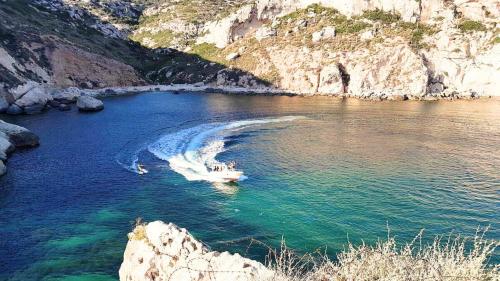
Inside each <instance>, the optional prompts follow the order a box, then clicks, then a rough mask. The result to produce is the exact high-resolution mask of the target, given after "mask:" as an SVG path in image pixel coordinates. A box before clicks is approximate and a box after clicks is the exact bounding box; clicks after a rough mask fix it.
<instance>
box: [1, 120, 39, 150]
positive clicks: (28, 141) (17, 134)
mask: <svg viewBox="0 0 500 281" xmlns="http://www.w3.org/2000/svg"><path fill="white" fill-rule="evenodd" d="M0 133H4V134H5V135H6V136H7V137H8V138H9V142H11V143H12V144H13V145H15V146H16V147H35V146H38V145H39V138H38V136H37V135H35V134H33V133H32V132H31V131H29V130H28V129H26V128H23V127H21V126H17V125H14V124H10V123H7V122H4V121H2V120H0Z"/></svg>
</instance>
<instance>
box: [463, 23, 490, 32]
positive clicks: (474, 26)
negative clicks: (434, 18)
mask: <svg viewBox="0 0 500 281" xmlns="http://www.w3.org/2000/svg"><path fill="white" fill-rule="evenodd" d="M458 29H460V30H461V31H462V32H474V31H485V30H486V27H485V26H484V25H483V24H482V23H480V22H478V21H473V20H464V21H462V22H461V23H460V24H459V25H458Z"/></svg>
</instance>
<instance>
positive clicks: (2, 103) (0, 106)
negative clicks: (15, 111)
mask: <svg viewBox="0 0 500 281" xmlns="http://www.w3.org/2000/svg"><path fill="white" fill-rule="evenodd" d="M9 106H10V105H9V103H8V102H7V99H6V98H5V97H3V96H0V113H4V112H6V111H7V109H9Z"/></svg>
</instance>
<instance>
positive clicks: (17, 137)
mask: <svg viewBox="0 0 500 281" xmlns="http://www.w3.org/2000/svg"><path fill="white" fill-rule="evenodd" d="M38 145H39V138H38V136H37V135H35V134H34V133H32V132H31V131H29V130H28V129H26V128H23V127H21V126H17V125H14V124H10V123H7V122H4V121H2V120H0V176H3V175H4V174H5V173H6V172H7V168H6V166H5V162H6V161H7V158H8V157H9V156H10V155H11V154H12V153H13V152H14V151H15V150H16V149H18V148H31V147H36V146H38Z"/></svg>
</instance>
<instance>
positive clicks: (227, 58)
mask: <svg viewBox="0 0 500 281" xmlns="http://www.w3.org/2000/svg"><path fill="white" fill-rule="evenodd" d="M239 57H240V54H239V53H230V54H229V55H227V56H226V60H229V61H231V60H235V59H237V58H239Z"/></svg>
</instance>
